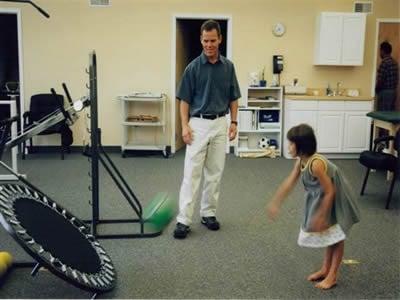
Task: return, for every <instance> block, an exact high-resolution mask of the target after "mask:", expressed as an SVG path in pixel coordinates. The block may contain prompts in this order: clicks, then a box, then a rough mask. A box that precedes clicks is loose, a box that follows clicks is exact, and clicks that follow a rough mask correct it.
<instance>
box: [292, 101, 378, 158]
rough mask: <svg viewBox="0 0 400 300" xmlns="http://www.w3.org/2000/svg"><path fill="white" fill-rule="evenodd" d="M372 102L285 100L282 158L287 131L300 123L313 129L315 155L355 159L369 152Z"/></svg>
mask: <svg viewBox="0 0 400 300" xmlns="http://www.w3.org/2000/svg"><path fill="white" fill-rule="evenodd" d="M371 110H372V101H350V100H346V101H326V100H320V101H318V100H304V101H302V100H292V99H288V98H287V99H285V125H284V133H285V139H284V148H285V149H284V156H285V157H286V158H291V157H290V155H289V154H288V152H287V146H288V142H287V139H286V134H287V132H288V130H289V129H290V128H291V127H293V126H296V125H299V124H300V123H306V124H309V125H310V126H311V127H313V129H314V131H315V134H316V137H317V151H318V152H319V153H324V154H327V155H328V156H330V157H338V158H339V157H342V158H350V157H358V154H359V153H361V152H362V151H364V150H368V149H369V141H370V134H371V118H369V117H367V115H366V114H367V113H368V112H370V111H371Z"/></svg>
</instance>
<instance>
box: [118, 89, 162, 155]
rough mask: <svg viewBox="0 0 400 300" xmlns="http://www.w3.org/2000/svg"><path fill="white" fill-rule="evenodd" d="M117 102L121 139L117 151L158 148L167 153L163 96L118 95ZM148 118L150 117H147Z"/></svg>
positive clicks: (155, 149)
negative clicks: (119, 107) (121, 130)
mask: <svg viewBox="0 0 400 300" xmlns="http://www.w3.org/2000/svg"><path fill="white" fill-rule="evenodd" d="M117 99H118V100H119V101H121V113H122V116H121V118H122V122H121V124H122V128H123V140H122V144H121V154H122V157H125V156H126V155H125V154H126V151H128V150H141V151H162V153H163V155H164V157H168V155H169V153H168V152H169V148H170V147H169V146H167V145H166V142H165V141H166V136H167V135H166V101H167V98H166V95H165V94H161V96H160V97H150V96H146V97H137V96H129V95H128V96H119V97H117ZM150 117H152V118H150Z"/></svg>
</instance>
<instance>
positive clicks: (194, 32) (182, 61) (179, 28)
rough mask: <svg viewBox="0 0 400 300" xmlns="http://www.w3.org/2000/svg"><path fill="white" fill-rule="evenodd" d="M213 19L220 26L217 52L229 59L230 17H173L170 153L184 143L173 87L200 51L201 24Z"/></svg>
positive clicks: (175, 87) (175, 86)
mask: <svg viewBox="0 0 400 300" xmlns="http://www.w3.org/2000/svg"><path fill="white" fill-rule="evenodd" d="M208 19H214V20H216V21H218V23H219V24H220V26H221V34H222V43H221V45H220V52H221V54H222V55H223V56H225V57H227V58H229V59H231V48H232V47H231V23H230V17H224V16H174V20H173V30H174V35H173V36H174V38H173V42H172V43H173V45H172V47H173V51H172V55H173V57H172V72H173V74H172V101H171V103H172V104H171V124H172V125H171V126H172V128H171V132H172V134H171V138H172V146H171V152H172V153H175V152H176V151H177V150H179V149H180V148H182V147H183V146H184V142H183V140H182V136H181V131H182V127H181V119H180V113H179V101H178V100H176V89H177V87H178V84H179V82H180V80H181V77H182V74H183V72H184V70H185V68H186V66H187V65H188V64H189V63H190V62H191V61H192V60H193V59H194V58H196V57H197V56H199V55H200V53H201V51H202V46H201V43H200V27H201V24H203V22H204V21H206V20H208Z"/></svg>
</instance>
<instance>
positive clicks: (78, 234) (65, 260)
mask: <svg viewBox="0 0 400 300" xmlns="http://www.w3.org/2000/svg"><path fill="white" fill-rule="evenodd" d="M0 223H1V224H2V225H3V227H4V228H5V229H6V230H7V231H8V233H9V234H10V235H11V236H12V237H13V238H14V239H15V240H16V241H17V242H18V243H19V244H20V245H21V246H22V248H23V249H24V250H25V251H26V252H27V253H28V254H29V255H31V256H32V257H33V258H34V259H35V260H36V261H37V265H36V267H35V269H36V270H37V269H39V267H44V268H46V269H48V270H49V271H50V272H52V273H53V274H55V275H57V276H58V277H60V278H62V279H64V280H66V281H67V282H69V283H71V284H73V285H75V286H77V287H79V288H81V289H84V290H87V291H90V292H94V293H103V292H107V291H110V290H111V289H113V288H114V286H115V284H116V272H115V269H114V266H113V263H112V261H111V258H110V257H109V256H108V255H107V253H106V251H105V250H104V249H103V247H102V246H101V245H100V244H99V242H98V241H97V240H96V238H95V237H94V236H93V235H91V234H90V228H88V227H87V226H86V225H85V224H84V223H83V222H82V221H80V220H79V219H78V218H76V217H74V216H73V215H72V214H71V213H70V212H68V211H67V210H66V209H65V208H63V207H61V206H60V205H58V204H57V203H56V202H54V201H52V200H51V199H49V198H48V197H47V196H45V195H43V194H42V193H40V192H38V191H35V190H34V189H32V188H30V187H27V186H23V185H20V184H3V185H0ZM35 269H34V271H35Z"/></svg>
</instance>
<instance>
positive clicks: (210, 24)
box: [200, 20, 221, 36]
mask: <svg viewBox="0 0 400 300" xmlns="http://www.w3.org/2000/svg"><path fill="white" fill-rule="evenodd" d="M213 29H215V30H216V31H217V33H218V36H221V27H220V26H219V23H218V22H217V21H215V20H207V21H205V22H204V23H203V24H202V25H201V28H200V34H203V31H211V30H213Z"/></svg>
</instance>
